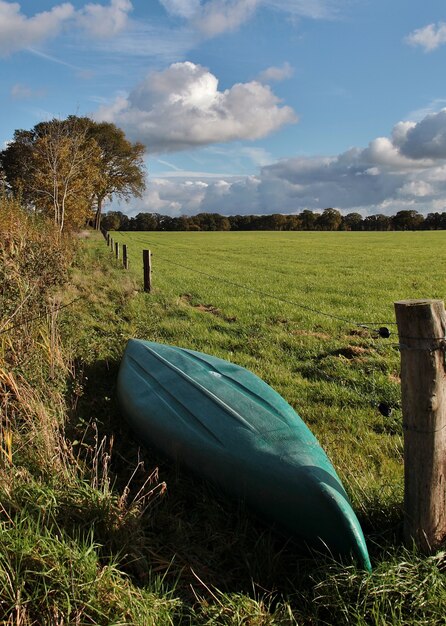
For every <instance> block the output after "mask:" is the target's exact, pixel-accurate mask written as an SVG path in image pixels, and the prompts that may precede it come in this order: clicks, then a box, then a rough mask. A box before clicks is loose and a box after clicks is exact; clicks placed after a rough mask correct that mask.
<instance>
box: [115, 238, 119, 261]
mask: <svg viewBox="0 0 446 626" xmlns="http://www.w3.org/2000/svg"><path fill="white" fill-rule="evenodd" d="M115 256H116V258H117V259H119V243H118V242H116V243H115Z"/></svg>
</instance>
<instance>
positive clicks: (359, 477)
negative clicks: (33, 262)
mask: <svg viewBox="0 0 446 626" xmlns="http://www.w3.org/2000/svg"><path fill="white" fill-rule="evenodd" d="M111 236H112V237H113V238H114V241H117V242H119V243H120V244H121V245H122V244H123V243H125V244H127V247H128V255H129V261H130V272H131V273H133V274H134V275H135V277H137V280H138V281H140V282H141V283H142V250H143V249H144V248H145V249H150V250H151V251H152V253H153V256H152V265H153V292H152V294H150V295H149V294H147V295H146V301H147V307H146V308H145V309H144V308H143V309H142V312H140V313H139V318H138V319H139V322H138V327H137V332H138V335H139V336H140V337H142V338H147V339H150V340H155V341H161V342H166V343H172V344H175V345H180V346H183V347H188V348H193V349H196V350H201V351H204V352H209V353H211V354H214V355H217V356H219V357H222V358H226V359H229V360H231V361H233V362H236V363H238V364H239V365H243V366H245V367H247V368H249V369H251V370H253V371H254V372H255V373H256V374H258V375H259V376H261V377H262V378H263V379H265V380H266V381H267V382H268V383H269V384H271V385H272V386H273V387H274V388H276V389H277V390H278V391H279V392H280V393H281V394H282V395H283V396H284V397H285V398H286V400H287V401H288V402H290V404H292V405H293V406H294V408H295V409H296V410H297V411H298V413H299V414H300V415H301V416H302V417H303V419H304V420H305V421H306V422H307V423H308V424H309V425H310V427H311V428H312V429H313V431H314V432H315V434H316V436H317V437H318V438H319V440H320V441H321V443H322V444H323V446H324V447H325V449H326V451H327V452H328V454H329V456H330V457H331V459H332V461H333V463H334V465H335V466H336V468H337V470H338V471H339V472H340V474H341V475H342V477H343V479H344V481H345V483H346V485H347V488H348V490H349V492H350V495H351V497H352V500H353V502H354V505H355V506H356V508H357V510H358V512H359V513H360V515H362V518H363V523H364V524H365V526H366V527H367V526H368V525H370V527H373V526H375V525H376V516H378V517H379V518H381V517H382V516H384V518H386V519H387V518H392V517H393V516H394V515H395V514H396V511H399V507H400V503H401V499H402V437H401V434H402V427H401V412H400V409H399V406H400V385H399V351H398V348H397V341H398V340H397V334H396V327H395V326H394V322H395V317H394V310H393V303H394V301H396V300H400V299H408V298H441V299H442V298H444V296H445V294H446V277H445V275H444V272H443V267H444V264H445V260H446V251H445V249H444V242H445V234H444V233H443V232H389V233H353V232H345V233H339V232H336V233H330V232H296V233H295V232H286V233H285V232H253V233H233V232H230V233H218V232H215V233H214V232H211V233H203V232H198V233H197V232H194V233H187V232H181V233H158V232H135V233H127V232H113V233H111ZM110 254H111V253H110ZM338 318H342V319H338ZM363 324H364V325H365V326H366V327H364V326H362V325H363ZM380 326H388V328H389V329H390V330H391V333H392V334H391V337H390V338H389V339H382V338H379V337H377V336H376V335H377V333H376V332H375V330H376V329H377V328H379V327H380ZM380 402H384V403H386V404H387V405H389V406H390V407H391V408H392V415H391V416H389V417H384V416H383V415H381V414H380V412H379V411H378V408H377V406H378V404H379V403H380Z"/></svg>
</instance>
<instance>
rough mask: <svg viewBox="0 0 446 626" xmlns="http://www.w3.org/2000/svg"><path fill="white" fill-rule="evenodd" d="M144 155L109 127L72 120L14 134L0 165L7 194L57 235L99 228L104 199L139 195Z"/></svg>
mask: <svg viewBox="0 0 446 626" xmlns="http://www.w3.org/2000/svg"><path fill="white" fill-rule="evenodd" d="M143 153H144V148H143V146H142V145H141V144H138V143H136V144H132V143H131V142H129V141H128V140H127V139H126V137H125V135H124V133H123V131H122V130H120V129H118V128H117V127H116V126H114V125H113V124H108V123H97V122H94V121H93V120H90V119H89V118H85V117H84V118H79V117H76V116H73V115H72V116H69V117H68V118H67V119H65V120H59V119H53V120H51V121H49V122H41V123H39V124H37V125H36V126H34V128H33V129H32V130H30V131H26V130H17V131H16V132H15V134H14V140H13V141H12V142H10V143H9V145H8V146H7V148H6V149H5V150H4V151H3V152H1V153H0V164H1V166H2V168H3V171H4V174H5V176H6V180H7V183H8V185H9V188H10V189H11V191H12V193H13V194H14V195H15V196H18V197H20V198H21V200H22V201H23V202H25V203H26V204H27V205H28V206H29V207H30V208H32V209H34V210H35V211H37V212H40V213H43V214H45V215H47V216H49V217H51V218H52V219H53V220H54V223H55V224H56V225H57V228H58V229H59V231H60V232H62V231H63V229H64V228H65V227H66V226H67V225H68V226H72V227H79V226H82V225H83V224H85V223H86V221H88V220H92V221H93V220H94V222H95V225H96V227H97V228H99V226H100V219H101V212H102V204H103V202H104V200H105V199H107V198H109V199H110V198H111V197H113V195H117V196H119V197H121V198H124V199H128V198H130V197H131V196H134V195H141V193H142V190H143V189H144V187H145V177H144V164H143Z"/></svg>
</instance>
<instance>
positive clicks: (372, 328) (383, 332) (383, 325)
mask: <svg viewBox="0 0 446 626" xmlns="http://www.w3.org/2000/svg"><path fill="white" fill-rule="evenodd" d="M134 241H135V242H137V243H140V244H143V245H152V244H153V242H150V241H148V240H147V239H137V238H135V239H134ZM155 245H156V246H158V245H160V246H163V247H164V248H169V245H168V244H162V243H161V244H159V243H157V244H155ZM156 256H157V258H158V259H160V260H162V261H164V262H165V263H167V264H170V265H173V266H176V267H180V268H181V269H184V270H186V271H189V272H192V273H195V274H199V275H201V276H205V277H206V278H209V279H210V280H216V281H219V282H221V283H225V284H227V285H230V286H231V287H235V288H237V289H240V290H244V291H247V292H250V293H254V294H256V295H260V296H262V297H266V298H270V299H272V300H276V301H277V302H281V303H283V304H289V305H290V306H293V307H296V308H299V309H302V310H305V311H309V312H311V313H314V314H316V315H320V316H323V317H326V318H330V319H333V320H336V321H338V322H344V323H345V324H348V325H349V326H355V327H357V328H361V329H363V330H368V331H369V332H370V333H375V334H376V335H377V336H379V337H381V338H383V339H388V338H389V337H390V335H391V332H390V330H389V329H388V326H396V322H395V321H385V322H382V321H366V322H358V321H355V320H351V319H348V318H346V317H343V316H340V315H334V314H332V313H328V312H326V311H323V310H321V309H316V308H314V307H311V306H309V305H306V304H302V303H300V302H296V300H293V299H291V298H287V297H285V296H283V295H281V294H275V293H271V292H268V291H265V290H263V289H262V290H260V289H257V288H255V287H251V286H249V285H246V284H242V283H239V282H236V281H233V280H231V279H229V278H227V277H225V276H216V275H215V274H211V273H209V272H205V271H204V270H201V269H198V268H196V267H191V266H189V265H185V264H184V263H179V262H178V261H174V260H172V259H170V258H167V257H166V256H164V255H162V254H161V255H160V254H159V253H158V252H157V254H156Z"/></svg>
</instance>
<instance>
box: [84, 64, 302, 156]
mask: <svg viewBox="0 0 446 626" xmlns="http://www.w3.org/2000/svg"><path fill="white" fill-rule="evenodd" d="M96 118H97V119H100V120H105V121H110V122H114V123H116V124H117V125H118V126H121V127H122V128H124V130H125V131H126V133H127V134H128V135H129V136H130V137H132V138H133V139H138V140H139V141H142V142H144V143H145V144H146V145H147V147H148V150H149V152H152V153H160V152H174V151H179V150H186V149H189V148H193V147H198V146H205V145H209V144H213V143H223V142H228V141H233V140H237V139H258V138H260V137H264V136H266V135H268V134H269V133H271V132H273V131H275V130H278V129H279V128H281V127H282V126H283V125H285V124H289V123H292V122H296V121H297V117H296V115H295V113H294V111H293V110H292V109H291V108H290V107H288V106H282V105H281V104H280V101H279V99H278V98H277V96H275V95H274V93H273V92H272V91H271V89H270V88H269V87H268V86H266V85H262V84H261V83H259V82H257V81H253V82H249V83H237V84H235V85H233V86H232V87H231V88H230V89H226V90H225V91H219V90H218V79H217V78H216V76H214V75H213V74H212V73H211V72H210V71H209V70H207V69H206V68H204V67H202V66H201V65H195V64H194V63H190V62H184V63H174V64H172V65H171V66H170V67H169V68H168V69H166V70H164V71H162V72H153V73H151V74H149V76H148V77H147V78H146V79H145V80H144V81H143V82H142V83H140V84H139V85H138V86H137V87H136V88H135V89H134V90H133V91H132V92H131V93H130V94H129V95H128V96H127V97H125V96H123V95H120V96H118V97H117V98H116V100H115V101H114V102H113V103H112V104H111V105H109V106H104V107H101V108H100V109H99V111H98V112H97V114H96Z"/></svg>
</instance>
